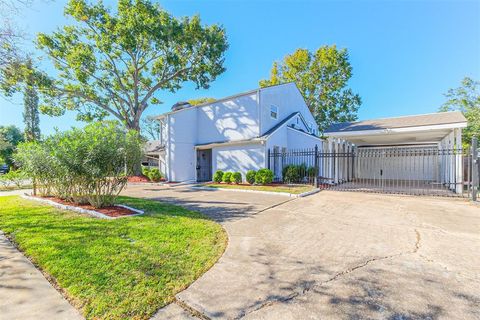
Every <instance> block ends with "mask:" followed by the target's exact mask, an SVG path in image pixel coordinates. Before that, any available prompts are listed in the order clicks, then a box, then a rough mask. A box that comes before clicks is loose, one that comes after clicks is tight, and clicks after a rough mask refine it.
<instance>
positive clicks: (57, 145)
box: [14, 121, 142, 208]
mask: <svg viewBox="0 0 480 320" xmlns="http://www.w3.org/2000/svg"><path fill="white" fill-rule="evenodd" d="M141 150H142V148H141V140H140V137H139V135H138V132H136V131H128V132H125V131H124V129H123V127H122V126H120V124H118V123H117V122H114V121H105V122H96V123H91V124H89V125H87V126H86V127H85V128H83V129H75V128H74V129H72V130H69V131H65V132H57V133H55V134H53V135H52V136H50V137H48V138H47V139H46V140H45V141H44V142H41V143H40V142H27V143H23V144H20V145H19V146H18V148H17V153H16V154H15V156H14V159H15V162H16V164H17V165H18V166H20V167H21V168H22V170H24V171H25V173H26V174H27V175H28V176H29V177H30V178H33V179H35V181H36V183H37V186H38V187H39V193H40V194H41V195H52V196H55V197H58V198H61V199H65V200H67V201H72V202H75V203H90V204H91V205H92V206H94V207H97V208H98V207H104V206H109V205H113V204H114V201H115V199H116V197H117V195H118V194H119V193H120V192H121V191H122V190H123V188H124V187H125V185H126V183H127V175H128V174H130V173H133V171H134V169H135V168H136V167H137V165H138V163H140V159H141V156H142V151H141Z"/></svg>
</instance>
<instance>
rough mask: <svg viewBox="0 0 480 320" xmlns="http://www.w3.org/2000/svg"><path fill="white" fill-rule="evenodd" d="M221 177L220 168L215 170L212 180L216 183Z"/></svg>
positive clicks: (220, 180)
mask: <svg viewBox="0 0 480 320" xmlns="http://www.w3.org/2000/svg"><path fill="white" fill-rule="evenodd" d="M222 179H223V171H222V170H217V171H215V174H214V175H213V181H214V182H216V183H220V182H222Z"/></svg>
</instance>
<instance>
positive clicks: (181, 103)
mask: <svg viewBox="0 0 480 320" xmlns="http://www.w3.org/2000/svg"><path fill="white" fill-rule="evenodd" d="M191 106H192V105H191V104H190V103H188V102H186V101H179V102H177V103H175V104H174V105H173V106H172V111H177V110H181V109H185V108H190V107H191Z"/></svg>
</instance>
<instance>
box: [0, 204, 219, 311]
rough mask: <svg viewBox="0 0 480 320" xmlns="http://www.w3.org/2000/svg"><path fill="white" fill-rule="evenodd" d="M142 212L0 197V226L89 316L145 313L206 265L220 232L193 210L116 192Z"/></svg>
mask: <svg viewBox="0 0 480 320" xmlns="http://www.w3.org/2000/svg"><path fill="white" fill-rule="evenodd" d="M118 202H119V203H122V204H126V205H129V206H132V207H135V208H138V209H142V210H145V211H146V214H144V215H141V216H135V217H128V218H120V219H115V220H102V219H97V218H93V217H90V216H84V215H79V214H77V213H73V212H69V211H62V210H58V209H54V208H53V207H50V206H46V205H41V204H38V202H34V201H28V200H24V199H22V198H20V197H15V196H8V197H0V230H2V231H4V232H5V233H6V234H7V235H8V236H9V237H10V238H11V239H12V240H13V241H14V242H15V243H16V244H17V245H18V246H19V248H20V249H21V250H22V251H23V252H24V253H25V254H26V255H27V256H28V257H30V258H31V259H32V261H33V262H34V263H35V264H37V265H38V266H39V267H40V268H41V269H43V270H44V272H46V273H48V274H49V275H51V276H52V277H53V278H54V279H55V281H56V283H57V285H59V286H60V287H61V288H63V289H64V290H65V294H66V295H67V297H68V298H69V300H70V301H71V302H72V303H73V304H74V305H75V306H77V307H78V308H79V309H81V311H82V312H83V314H84V316H85V317H86V318H88V319H148V318H149V317H151V316H152V315H153V314H154V313H155V312H156V311H157V309H159V308H160V307H163V306H164V305H166V304H168V303H170V302H171V301H172V300H173V299H174V295H175V294H176V293H178V292H179V291H181V290H183V289H184V288H186V287H187V286H188V285H189V284H190V283H192V282H193V281H194V280H195V279H197V278H198V277H199V276H200V275H202V274H203V273H204V272H205V271H207V270H208V269H209V268H210V267H211V266H212V265H213V264H214V263H215V262H216V261H217V259H218V258H219V257H220V256H221V255H222V253H223V251H224V249H225V246H226V242H227V236H226V234H225V232H224V230H223V229H222V227H221V226H220V225H219V224H217V223H215V222H213V221H212V220H209V219H207V218H205V217H204V216H203V215H201V214H200V213H196V212H192V211H189V210H187V209H184V208H181V207H178V206H175V205H170V204H164V203H160V202H156V201H150V200H144V199H138V198H129V197H120V198H119V201H118Z"/></svg>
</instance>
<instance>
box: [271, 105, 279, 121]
mask: <svg viewBox="0 0 480 320" xmlns="http://www.w3.org/2000/svg"><path fill="white" fill-rule="evenodd" d="M270 117H271V118H272V119H275V120H277V119H278V107H277V106H270Z"/></svg>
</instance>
